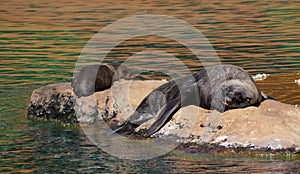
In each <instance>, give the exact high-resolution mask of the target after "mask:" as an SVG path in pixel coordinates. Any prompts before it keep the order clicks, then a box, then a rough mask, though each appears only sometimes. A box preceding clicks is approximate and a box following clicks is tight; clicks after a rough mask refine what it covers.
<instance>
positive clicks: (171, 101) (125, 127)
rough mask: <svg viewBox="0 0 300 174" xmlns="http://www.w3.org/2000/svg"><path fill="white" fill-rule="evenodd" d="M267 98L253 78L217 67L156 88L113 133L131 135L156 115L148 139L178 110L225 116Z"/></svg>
mask: <svg viewBox="0 0 300 174" xmlns="http://www.w3.org/2000/svg"><path fill="white" fill-rule="evenodd" d="M269 98H270V99H271V97H268V96H266V95H265V94H263V93H262V92H261V91H260V90H259V89H258V88H257V86H256V84H255V82H254V80H253V79H252V77H251V76H250V75H249V74H248V73H247V72H246V71H245V70H243V69H242V68H240V67H237V66H234V65H225V64H224V65H216V66H212V67H209V68H206V69H204V70H201V71H199V72H197V73H195V74H193V75H189V76H184V77H181V78H178V79H175V80H172V81H170V82H168V83H165V84H163V85H161V86H159V87H157V88H156V89H154V90H153V91H152V92H151V93H150V94H149V95H148V96H146V97H145V98H144V99H143V100H142V102H141V103H140V104H139V106H138V107H137V109H136V110H135V112H134V113H133V114H132V115H131V116H130V117H129V118H128V119H127V120H126V121H125V122H123V123H122V124H121V125H120V126H119V127H118V128H116V129H115V132H116V133H118V134H120V135H129V134H132V133H134V130H135V128H137V127H138V126H140V125H141V124H142V123H144V122H146V121H148V120H149V119H151V118H153V117H155V116H156V115H157V118H156V121H155V122H154V123H153V124H152V125H151V126H150V128H148V130H147V133H146V134H145V135H144V136H145V137H149V136H151V135H152V134H154V133H156V132H157V131H158V130H160V128H161V127H163V126H164V125H165V124H166V123H167V122H168V121H169V120H171V118H172V116H173V115H174V114H175V113H176V112H177V111H178V110H179V109H180V108H181V107H185V106H188V105H196V106H200V107H202V108H205V109H209V110H217V111H219V112H224V111H226V110H229V109H235V108H244V107H248V106H258V105H259V104H260V103H261V102H262V101H263V100H265V99H269Z"/></svg>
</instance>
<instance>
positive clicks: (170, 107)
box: [144, 96, 181, 138]
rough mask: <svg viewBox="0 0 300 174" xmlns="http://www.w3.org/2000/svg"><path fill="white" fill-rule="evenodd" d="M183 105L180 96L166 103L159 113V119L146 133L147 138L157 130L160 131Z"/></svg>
mask: <svg viewBox="0 0 300 174" xmlns="http://www.w3.org/2000/svg"><path fill="white" fill-rule="evenodd" d="M180 107H181V97H180V96H178V97H176V98H175V99H173V100H171V101H170V102H169V103H168V104H166V105H165V106H164V107H163V108H162V109H161V112H160V113H159V115H158V117H157V120H156V121H155V122H154V123H153V124H152V125H151V126H150V128H149V129H148V130H147V133H146V134H145V135H144V137H145V138H147V137H149V136H151V135H153V134H154V133H156V132H157V131H159V130H160V129H161V128H162V127H163V126H164V125H165V124H166V123H167V122H168V121H170V120H171V118H172V117H173V115H174V114H175V113H176V112H177V111H178V110H179V109H180Z"/></svg>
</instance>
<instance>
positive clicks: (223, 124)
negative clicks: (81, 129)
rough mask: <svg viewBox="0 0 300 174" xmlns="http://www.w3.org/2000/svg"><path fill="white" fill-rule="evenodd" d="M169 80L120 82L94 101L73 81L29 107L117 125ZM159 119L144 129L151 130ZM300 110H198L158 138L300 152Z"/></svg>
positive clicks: (270, 103) (36, 97) (47, 115)
mask: <svg viewBox="0 0 300 174" xmlns="http://www.w3.org/2000/svg"><path fill="white" fill-rule="evenodd" d="M163 83H166V82H164V81H150V80H149V81H126V80H121V81H118V82H116V83H115V84H114V85H113V87H112V88H111V89H107V90H105V91H102V92H97V93H95V94H93V95H91V96H88V97H81V98H77V97H75V96H74V94H73V92H72V89H71V85H70V83H60V84H53V85H48V86H45V87H41V88H39V89H36V90H34V91H33V94H32V96H31V102H30V104H29V106H28V116H29V117H30V118H36V119H40V118H44V119H47V120H52V119H54V120H61V121H63V122H65V123H77V122H78V121H79V122H80V123H90V122H94V121H95V120H97V119H101V120H102V119H104V120H107V121H109V124H110V126H111V127H114V126H116V125H117V124H118V123H120V122H122V121H124V120H125V119H126V118H127V117H128V116H130V115H131V114H132V113H133V111H134V109H135V108H136V107H137V105H138V104H139V103H140V102H141V101H142V99H143V98H144V97H145V96H146V95H148V93H149V92H150V91H152V90H153V89H155V88H156V87H157V86H159V85H161V84H163ZM152 122H153V120H150V121H148V122H147V123H145V124H143V125H141V126H140V127H139V128H138V129H142V128H147V127H149V125H151V123H152ZM299 125H300V108H299V107H295V106H293V105H289V104H284V103H281V102H278V101H274V100H266V101H264V102H262V103H261V105H260V106H259V107H247V108H244V109H234V110H228V111H226V112H224V113H219V112H217V111H208V110H205V109H203V108H200V107H196V106H188V107H185V108H182V109H180V110H179V111H178V112H177V113H176V114H175V115H174V117H173V119H172V120H171V121H170V122H169V123H167V124H166V125H165V126H164V127H163V128H162V129H161V130H160V131H159V132H157V133H156V134H155V135H154V136H153V137H164V136H176V137H178V141H181V142H183V143H193V142H195V143H199V142H202V143H203V142H205V143H213V144H219V145H222V146H227V147H237V146H243V147H251V148H272V149H281V148H293V149H298V150H299V149H300V128H299Z"/></svg>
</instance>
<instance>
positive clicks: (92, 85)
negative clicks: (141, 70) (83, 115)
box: [71, 63, 135, 97]
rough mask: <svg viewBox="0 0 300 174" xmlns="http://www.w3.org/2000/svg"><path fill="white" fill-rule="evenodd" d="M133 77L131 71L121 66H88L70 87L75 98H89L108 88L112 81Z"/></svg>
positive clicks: (114, 64) (78, 74) (112, 64)
mask: <svg viewBox="0 0 300 174" xmlns="http://www.w3.org/2000/svg"><path fill="white" fill-rule="evenodd" d="M134 77H135V75H134V74H133V73H132V71H131V70H130V69H129V68H128V67H127V66H125V65H123V64H119V63H111V64H106V65H90V66H87V67H84V68H82V69H81V70H80V71H79V72H78V73H77V74H76V76H75V78H74V79H73V81H72V84H71V85H72V88H73V91H74V93H75V95H76V96H77V97H81V96H89V95H91V94H93V93H94V92H97V91H103V90H105V89H108V88H110V87H111V86H112V84H113V82H114V81H117V80H120V79H127V80H128V79H132V78H134Z"/></svg>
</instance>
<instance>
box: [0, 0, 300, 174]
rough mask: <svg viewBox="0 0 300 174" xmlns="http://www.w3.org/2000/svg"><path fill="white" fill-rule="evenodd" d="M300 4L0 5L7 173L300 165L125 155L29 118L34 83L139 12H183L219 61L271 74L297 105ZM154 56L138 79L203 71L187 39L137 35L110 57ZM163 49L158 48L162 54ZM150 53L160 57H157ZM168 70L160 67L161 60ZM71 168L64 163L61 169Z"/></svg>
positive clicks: (48, 79)
mask: <svg viewBox="0 0 300 174" xmlns="http://www.w3.org/2000/svg"><path fill="white" fill-rule="evenodd" d="M299 7H300V3H299V2H298V1H291V2H290V1H281V0H276V1H272V2H267V1H255V0H254V1H246V0H245V1H220V0H210V1H207V0H203V1H200V2H194V1H168V0H167V1H153V0H149V1H147V0H146V1H142V2H140V1H130V2H128V1H122V2H118V3H117V4H115V3H113V2H112V1H101V2H99V1H96V0H90V1H84V2H79V1H68V0H63V1H59V2H52V1H25V2H24V1H19V0H15V1H8V0H4V1H2V2H1V6H0V13H1V15H0V20H1V29H0V30H1V32H0V38H1V40H0V62H1V64H0V83H1V86H0V97H1V99H2V100H1V103H0V106H1V107H0V134H1V136H0V137H1V138H0V142H1V144H0V147H1V148H0V149H1V161H0V170H1V172H11V171H15V172H42V173H44V172H47V173H49V172H57V171H62V172H67V173H75V172H80V173H81V172H82V173H83V172H88V171H91V172H111V173H112V172H124V173H127V172H133V173H135V172H143V173H150V172H165V173H170V172H177V173H181V172H184V171H185V172H211V173H215V172H224V173H232V172H238V173H241V172H262V171H267V172H270V173H272V172H296V171H297V169H298V168H299V167H300V166H299V161H275V160H255V159H228V158H221V159H220V158H216V157H203V156H192V157H191V155H188V154H183V155H176V153H170V154H168V155H166V156H163V157H159V158H155V159H153V160H145V161H137V162H136V161H130V160H120V159H117V158H115V157H112V156H110V155H109V154H106V153H104V152H102V151H101V150H99V149H98V148H97V147H96V146H94V145H93V144H92V143H91V142H90V141H89V140H88V139H87V138H86V137H85V135H83V133H82V132H81V131H80V130H79V129H78V128H61V127H59V126H57V125H54V124H49V123H33V122H31V121H28V120H26V119H25V118H24V115H25V107H26V105H27V104H28V102H29V97H30V93H31V92H32V90H33V89H35V88H37V87H39V86H43V85H45V84H49V83H55V82H65V81H69V80H70V79H71V78H72V75H73V71H74V67H75V64H76V60H77V58H78V56H79V55H80V52H81V50H82V49H83V47H84V45H85V44H86V43H87V41H88V40H89V39H90V38H91V37H92V36H93V35H94V34H95V33H96V32H98V31H99V30H100V29H101V28H103V27H105V26H107V25H109V24H111V23H112V22H114V21H117V20H119V19H122V18H124V17H129V16H132V15H136V14H159V15H170V16H173V17H177V18H179V19H181V20H183V21H186V22H187V23H189V24H191V25H193V26H195V27H196V28H197V29H199V30H200V31H201V32H202V33H203V34H204V35H205V36H206V37H207V38H208V40H209V41H210V42H211V44H212V45H213V47H214V48H215V49H216V52H217V54H218V55H219V57H220V60H221V61H222V62H224V63H231V64H235V65H238V66H242V67H243V68H245V69H246V70H247V71H249V72H250V73H251V74H256V73H269V74H271V75H270V76H269V77H268V78H267V79H266V80H264V81H260V82H258V86H259V87H260V88H261V89H262V91H264V92H265V93H266V94H268V95H271V96H273V97H275V98H277V99H278V100H280V101H282V102H285V103H289V104H300V87H299V85H296V84H295V83H294V80H295V79H299V78H300V49H299V40H300V38H299V37H300V29H299V27H300V22H299V21H300V16H299V13H298V11H299ZM151 51H153V52H155V53H157V54H156V55H154V56H156V57H155V58H153V57H152V58H153V61H152V63H153V65H152V67H153V69H151V70H149V69H145V68H144V65H145V64H146V63H147V64H148V63H149V62H143V61H138V60H140V59H137V61H135V62H134V63H132V64H131V67H132V68H133V69H135V70H136V71H137V73H139V78H141V79H153V78H158V77H157V76H160V75H161V76H160V77H159V78H161V77H162V76H164V77H163V78H166V76H170V75H175V76H176V75H177V76H178V75H182V73H183V72H182V70H181V69H180V68H178V67H179V66H178V64H176V63H174V62H173V61H170V59H168V57H170V55H171V57H172V56H174V57H177V58H179V59H180V60H181V61H182V62H184V63H185V64H186V66H187V67H188V68H189V69H190V70H191V71H197V70H199V69H201V68H202V64H201V62H199V61H198V59H197V58H196V57H195V55H194V54H193V53H192V52H191V51H190V50H189V49H188V48H186V47H184V46H183V45H181V44H180V43H178V42H176V41H174V40H170V39H167V38H161V37H156V36H147V37H146V36H145V37H136V38H132V39H129V40H126V41H124V42H122V43H121V44H119V45H118V46H117V47H115V48H114V49H113V50H112V52H111V53H110V54H109V55H108V56H107V58H106V59H105V61H106V62H111V61H123V60H125V59H127V58H128V57H130V56H135V57H136V58H139V57H143V56H149V55H148V54H149V52H151ZM163 52H164V53H165V54H160V53H163ZM151 56H153V55H151ZM158 64H160V65H162V66H165V68H166V69H169V70H170V72H159V71H160V69H155V67H156V65H158ZM62 165H63V166H64V167H63V168H62V167H61V166H62Z"/></svg>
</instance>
